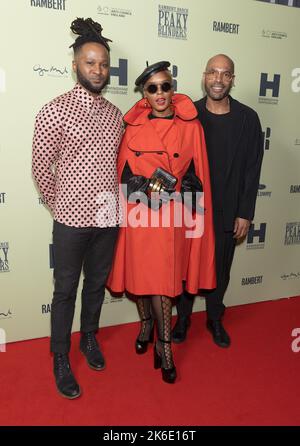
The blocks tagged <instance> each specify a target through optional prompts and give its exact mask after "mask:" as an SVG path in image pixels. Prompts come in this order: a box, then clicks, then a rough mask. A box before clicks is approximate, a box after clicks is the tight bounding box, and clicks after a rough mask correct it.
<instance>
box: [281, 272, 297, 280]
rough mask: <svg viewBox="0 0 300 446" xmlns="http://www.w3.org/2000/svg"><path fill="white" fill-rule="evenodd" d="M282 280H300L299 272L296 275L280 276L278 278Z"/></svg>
mask: <svg viewBox="0 0 300 446" xmlns="http://www.w3.org/2000/svg"><path fill="white" fill-rule="evenodd" d="M280 277H281V279H282V280H295V279H300V272H297V273H289V274H282V276H280Z"/></svg>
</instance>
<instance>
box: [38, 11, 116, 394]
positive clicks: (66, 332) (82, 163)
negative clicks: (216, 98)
mask: <svg viewBox="0 0 300 446" xmlns="http://www.w3.org/2000/svg"><path fill="white" fill-rule="evenodd" d="M71 29H72V31H73V32H74V33H76V34H79V37H77V39H76V41H75V43H74V44H73V49H74V61H73V70H74V72H75V73H76V76H77V83H76V85H75V87H74V88H73V89H72V90H71V91H69V92H67V93H65V94H63V95H61V96H59V97H58V98H56V99H54V100H52V101H51V102H50V103H48V104H47V105H45V106H44V107H43V108H42V110H41V111H40V112H39V114H38V115H37V118H36V123H35V132H34V139H33V175H34V178H35V180H36V182H37V185H38V187H39V189H40V191H41V193H42V195H43V197H44V199H45V201H46V203H47V205H48V207H49V208H50V210H51V211H52V213H53V217H54V227H53V252H54V278H55V286H54V294H53V301H52V311H51V351H52V352H53V353H54V376H55V380H56V385H57V389H58V391H59V392H60V393H61V394H62V395H63V396H64V397H66V398H69V399H73V398H77V397H78V396H80V394H81V390H80V387H79V385H78V383H77V381H76V379H75V377H74V375H73V373H72V370H71V367H70V363H69V356H68V354H69V350H70V344H71V329H72V324H73V316H74V309H75V300H76V294H77V288H78V282H79V278H80V273H81V270H82V268H83V271H84V276H85V278H84V283H83V289H82V306H81V340H80V350H81V352H82V353H83V354H84V355H85V357H86V359H87V363H88V365H89V366H90V367H91V368H92V369H94V370H102V369H103V368H104V367H105V361H104V358H103V355H102V353H101V351H100V348H99V344H98V342H97V339H96V337H95V332H96V331H97V329H98V326H99V319H100V312H101V307H102V303H103V298H104V292H105V282H106V279H107V276H108V273H109V271H110V267H111V262H112V257H113V250H114V245H115V241H116V238H117V233H118V225H119V223H120V221H121V212H120V208H119V194H118V192H119V190H118V179H117V170H116V158H117V153H118V147H119V144H120V139H121V135H122V115H121V112H120V110H119V109H118V108H117V107H115V106H114V105H113V104H111V103H110V102H109V101H107V100H106V99H105V98H104V97H103V96H102V95H101V91H102V89H103V88H104V86H105V85H106V84H107V82H108V78H109V62H110V58H109V51H110V48H109V46H108V43H107V42H108V39H106V38H105V37H103V36H102V34H101V32H102V28H101V26H100V25H99V24H98V23H95V22H93V20H91V19H85V20H84V19H76V20H75V21H74V22H73V23H72V25H71Z"/></svg>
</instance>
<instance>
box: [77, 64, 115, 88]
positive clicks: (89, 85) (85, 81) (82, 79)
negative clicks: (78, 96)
mask: <svg viewBox="0 0 300 446" xmlns="http://www.w3.org/2000/svg"><path fill="white" fill-rule="evenodd" d="M76 75H77V81H78V82H79V83H80V85H82V86H83V87H84V88H85V89H86V90H88V91H89V92H90V93H94V94H99V93H101V91H102V90H103V88H104V87H105V86H106V85H107V84H108V81H109V76H107V78H104V77H103V76H99V79H100V80H101V84H100V85H98V86H95V85H93V84H92V83H91V82H90V81H89V80H88V79H87V78H86V77H85V76H84V75H83V74H82V73H81V71H80V70H79V68H77V70H76Z"/></svg>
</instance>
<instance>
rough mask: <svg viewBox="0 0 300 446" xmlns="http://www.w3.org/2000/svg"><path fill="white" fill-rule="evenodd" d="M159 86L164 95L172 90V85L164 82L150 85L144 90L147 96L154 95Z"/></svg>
mask: <svg viewBox="0 0 300 446" xmlns="http://www.w3.org/2000/svg"><path fill="white" fill-rule="evenodd" d="M159 86H160V88H161V90H162V91H163V92H164V93H167V92H168V91H170V90H171V88H172V84H171V83H170V82H164V83H163V84H150V85H148V87H146V88H145V90H146V91H147V92H148V93H149V94H155V93H156V92H157V90H158V87H159Z"/></svg>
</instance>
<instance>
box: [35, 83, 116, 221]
mask: <svg viewBox="0 0 300 446" xmlns="http://www.w3.org/2000/svg"><path fill="white" fill-rule="evenodd" d="M122 129H123V124H122V114H121V112H120V110H119V109H118V108H117V107H116V106H114V105H113V104H111V103H110V102H109V101H108V100H106V99H105V98H104V97H103V96H101V95H99V96H97V97H94V96H92V95H91V94H89V93H88V92H87V91H86V90H85V89H84V88H83V87H82V86H81V85H80V84H76V86H75V87H74V88H73V89H72V90H71V91H69V92H67V93H65V94H63V95H61V96H59V97H58V98H56V99H54V100H53V101H51V102H49V103H48V104H47V105H45V106H44V107H43V108H42V110H41V111H40V112H39V114H38V115H37V117H36V122H35V131H34V138H33V159H32V171H33V176H34V178H35V180H36V182H37V185H38V187H39V189H40V191H41V194H42V196H43V198H44V200H45V202H46V203H47V205H48V206H49V208H50V209H51V210H52V212H53V216H54V219H55V220H56V221H58V222H60V223H64V224H66V225H68V226H74V227H112V226H116V225H117V224H119V223H120V222H121V209H120V204H119V186H118V178H117V166H116V159H117V154H118V149H119V144H120V140H121V136H122Z"/></svg>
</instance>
